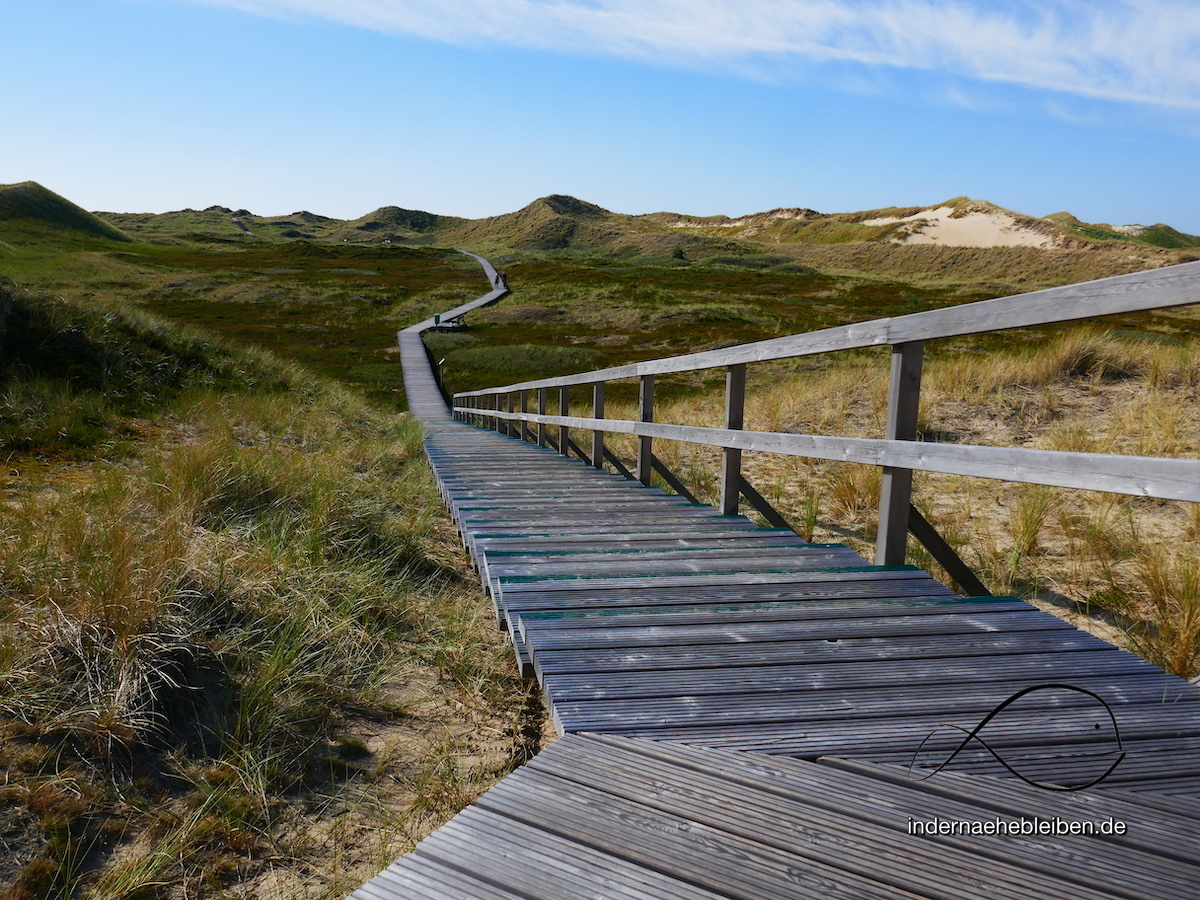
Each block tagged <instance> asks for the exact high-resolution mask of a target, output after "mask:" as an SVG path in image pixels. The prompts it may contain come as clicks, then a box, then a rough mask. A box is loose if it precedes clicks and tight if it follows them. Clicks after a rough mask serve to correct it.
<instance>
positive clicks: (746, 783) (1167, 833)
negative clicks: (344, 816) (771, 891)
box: [535, 737, 1200, 898]
mask: <svg viewBox="0 0 1200 900" xmlns="http://www.w3.org/2000/svg"><path fill="white" fill-rule="evenodd" d="M595 743H602V744H604V745H605V746H606V747H608V748H610V749H611V750H612V752H613V753H614V754H617V756H616V760H617V764H620V765H623V767H624V770H625V771H628V770H629V767H630V766H631V765H633V766H634V769H633V771H632V772H631V773H630V774H631V775H632V777H634V778H640V777H658V778H671V777H672V775H674V776H675V779H676V780H677V782H681V781H683V778H682V777H681V775H679V774H675V773H676V772H698V773H700V774H701V775H702V777H703V778H704V779H705V782H704V783H709V784H714V786H713V788H712V791H713V793H717V792H721V794H723V795H724V796H725V797H726V802H725V804H724V805H725V807H726V808H729V809H733V808H738V807H739V806H740V803H741V800H740V798H741V797H742V796H743V792H745V791H747V790H748V791H750V792H752V795H755V796H758V797H760V798H761V799H760V800H759V802H765V803H769V804H771V805H774V804H776V803H779V802H781V801H782V802H783V803H784V804H795V808H796V809H798V810H812V809H817V810H821V811H822V812H823V813H825V814H830V813H832V814H835V815H837V816H838V817H839V818H842V821H843V822H845V823H846V824H850V823H851V821H852V820H859V821H862V822H869V823H871V824H872V825H876V826H879V827H881V828H884V829H887V830H888V831H890V832H891V833H894V834H895V833H899V834H903V835H905V837H906V838H907V836H908V835H907V832H908V823H909V821H910V820H918V821H929V820H930V819H932V818H935V817H936V818H940V819H943V820H951V821H968V822H970V821H976V822H987V821H994V820H995V818H996V817H997V816H999V817H1002V818H1005V819H1007V820H1009V821H1019V820H1021V819H1023V818H1025V819H1036V820H1039V821H1050V822H1053V821H1054V819H1055V818H1056V817H1057V818H1059V819H1066V820H1068V821H1082V822H1092V823H1095V824H1099V823H1100V822H1103V821H1104V819H1105V817H1106V816H1111V817H1113V818H1114V819H1117V820H1120V821H1124V822H1125V823H1126V824H1127V825H1129V826H1130V828H1129V829H1128V830H1127V831H1126V833H1125V834H1107V835H1106V834H1102V833H1094V834H1092V835H1088V836H1083V835H1075V836H1072V835H1061V836H1039V837H1029V838H1023V837H1020V836H1003V837H1001V836H986V835H978V836H968V837H964V836H957V835H938V834H931V835H928V836H925V837H922V843H924V844H925V845H926V847H928V845H929V844H930V843H933V844H941V845H945V846H946V847H947V851H946V852H945V855H944V858H943V860H942V864H945V863H946V862H948V861H950V860H953V859H955V858H956V857H957V856H958V854H959V853H961V852H964V851H965V852H966V853H968V854H971V855H972V856H974V857H976V861H975V865H979V861H978V858H979V857H982V858H983V859H996V860H998V861H1000V862H1002V863H1015V864H1018V865H1020V866H1022V867H1027V868H1028V869H1030V870H1031V871H1032V872H1040V873H1043V874H1047V875H1049V876H1050V877H1051V878H1053V879H1058V878H1063V877H1066V878H1068V879H1069V880H1072V881H1076V882H1079V883H1082V884H1085V885H1088V886H1089V887H1091V888H1093V889H1096V888H1100V889H1106V890H1111V889H1113V888H1116V889H1117V890H1116V892H1117V893H1124V894H1125V895H1126V896H1133V897H1136V898H1142V897H1148V896H1163V895H1166V896H1182V895H1183V894H1179V893H1177V892H1179V891H1184V892H1185V893H1186V891H1187V890H1190V886H1192V885H1194V883H1195V881H1196V880H1197V877H1198V876H1200V870H1198V869H1197V865H1198V864H1200V858H1198V856H1197V847H1196V845H1195V843H1194V842H1190V841H1188V840H1187V838H1186V837H1185V836H1184V835H1183V834H1181V833H1180V832H1179V831H1172V830H1170V829H1169V828H1164V827H1162V825H1161V823H1159V822H1157V821H1155V817H1154V816H1151V815H1148V814H1147V810H1146V808H1145V807H1141V806H1138V805H1136V804H1132V803H1123V802H1121V801H1117V802H1115V803H1114V802H1111V801H1107V800H1104V799H1101V800H1100V801H1099V802H1098V803H1097V802H1093V799H1092V798H1093V796H1094V795H1091V794H1089V795H1086V797H1083V798H1080V797H1078V796H1076V795H1071V794H1065V795H1064V794H1051V793H1049V792H1046V791H1040V790H1037V789H1035V788H1031V787H1028V786H1025V785H1022V784H1020V783H1019V782H1015V780H1014V779H1008V781H1007V783H999V784H998V783H997V782H996V780H993V779H979V778H970V779H965V778H963V776H961V775H953V776H951V775H949V774H948V775H947V777H945V778H943V777H939V778H936V779H932V780H930V781H925V782H922V781H915V780H913V779H911V778H908V777H907V776H906V775H905V774H904V773H902V772H901V773H893V772H883V773H881V772H880V767H877V766H872V765H870V764H857V763H850V764H849V766H850V767H851V768H843V767H842V766H841V765H840V761H833V762H837V763H839V765H837V766H830V765H819V764H814V763H811V762H805V761H800V760H790V759H780V758H779V757H762V756H757V755H751V754H743V753H730V752H727V751H718V750H711V749H700V748H693V747H688V746H686V745H679V744H662V743H651V742H646V741H640V740H636V739H634V740H623V739H619V738H612V737H597V738H595V739H594V740H592V741H589V742H588V743H587V744H584V745H582V746H581V745H580V744H578V743H577V742H568V743H566V744H564V746H563V748H562V749H561V750H560V751H559V752H558V753H556V754H554V755H553V757H547V758H546V759H545V762H546V763H550V764H551V765H557V766H559V767H569V766H570V765H571V764H572V763H573V762H576V761H577V760H579V758H580V756H579V752H578V751H580V750H581V749H582V750H586V753H587V756H588V758H589V760H590V761H591V765H590V768H589V769H587V770H583V771H584V772H585V773H587V772H590V771H595V770H596V769H597V768H598V765H597V764H598V763H601V762H607V758H606V757H603V756H600V755H599V754H598V753H597V752H596V750H595ZM653 761H661V763H662V764H664V765H660V766H656V765H654V764H653ZM827 761H829V760H822V762H823V763H824V762H827ZM537 764H538V763H535V765H537ZM605 771H608V772H612V769H611V768H608V767H607V766H606V768H605ZM835 773H836V774H835ZM564 774H566V775H567V777H569V776H570V774H571V773H569V772H567V773H564ZM714 780H715V783H714ZM964 782H966V783H964ZM955 783H957V785H958V789H957V790H947V791H939V790H938V789H937V788H938V787H939V786H944V785H946V784H950V785H954V784H955ZM927 786H931V787H932V788H933V789H932V790H926V789H925V788H926V787H927ZM976 786H977V787H978V788H979V789H980V790H979V793H978V794H974V795H973V794H972V793H971V791H972V788H973V787H976ZM996 787H1000V788H1001V790H999V791H994V790H993V788H996ZM1005 788H1007V789H1005ZM655 793H657V792H655ZM1097 806H1099V808H1097ZM1164 849H1165V852H1164ZM1181 863H1182V864H1181ZM935 867H936V866H935ZM1131 891H1132V893H1130V892H1131Z"/></svg>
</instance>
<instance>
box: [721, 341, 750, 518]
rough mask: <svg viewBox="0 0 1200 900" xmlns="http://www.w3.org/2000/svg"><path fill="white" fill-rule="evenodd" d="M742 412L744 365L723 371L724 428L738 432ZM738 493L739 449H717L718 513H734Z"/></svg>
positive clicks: (739, 473)
mask: <svg viewBox="0 0 1200 900" xmlns="http://www.w3.org/2000/svg"><path fill="white" fill-rule="evenodd" d="M745 411H746V364H745V363H738V364H736V365H732V366H730V367H729V368H727V369H726V370H725V427H726V428H727V429H729V430H731V431H741V429H742V426H743V425H744V424H745V422H744V419H745ZM741 494H742V451H741V450H740V449H738V448H736V447H726V448H724V449H723V450H722V451H721V504H720V508H721V512H722V513H723V514H724V515H727V516H736V515H737V511H738V500H739V499H740V498H741Z"/></svg>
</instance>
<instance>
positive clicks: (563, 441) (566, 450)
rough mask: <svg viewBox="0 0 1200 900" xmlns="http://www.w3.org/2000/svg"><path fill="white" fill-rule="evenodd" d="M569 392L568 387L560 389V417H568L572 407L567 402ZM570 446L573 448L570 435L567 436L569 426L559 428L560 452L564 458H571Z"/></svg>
mask: <svg viewBox="0 0 1200 900" xmlns="http://www.w3.org/2000/svg"><path fill="white" fill-rule="evenodd" d="M568 390H569V389H568V388H567V386H566V385H563V386H562V387H560V388H559V389H558V414H559V415H560V416H565V415H567V411H568V410H569V409H570V405H569V403H568V402H567V391H568ZM570 446H571V442H570V435H568V434H567V426H566V425H559V426H558V452H559V453H561V454H562V455H563V456H570V455H571V454H570Z"/></svg>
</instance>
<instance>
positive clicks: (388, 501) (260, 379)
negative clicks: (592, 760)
mask: <svg viewBox="0 0 1200 900" xmlns="http://www.w3.org/2000/svg"><path fill="white" fill-rule="evenodd" d="M0 297H2V298H3V301H2V304H0V308H2V309H3V311H4V313H3V323H4V325H3V329H4V330H3V333H2V335H3V336H2V338H0V341H2V343H0V348H2V349H3V357H2V359H3V360H4V365H3V369H2V372H0V374H2V375H3V391H4V396H3V403H2V404H0V413H2V416H0V422H2V429H0V443H2V445H3V448H4V455H5V460H6V465H5V470H4V477H3V490H4V498H3V502H4V504H5V515H4V516H3V517H2V518H0V770H3V773H4V777H3V780H2V784H3V787H2V788H0V794H2V796H3V803H2V804H0V806H2V807H3V810H4V811H3V812H2V813H0V819H2V821H0V827H3V828H4V829H5V831H6V833H11V834H20V835H22V837H21V839H20V840H19V841H17V842H16V844H15V845H14V846H13V847H12V850H11V852H10V854H8V856H7V858H5V859H4V860H2V861H0V890H4V891H5V893H4V896H5V897H6V898H11V900H16V898H44V897H63V898H66V897H71V896H86V897H95V898H110V897H113V898H115V897H135V896H137V897H141V896H175V895H177V892H178V891H181V890H182V891H185V892H186V895H187V896H219V895H222V892H223V891H226V890H228V889H230V888H232V887H233V886H234V885H240V886H242V888H253V886H255V885H259V886H264V885H268V884H270V885H274V886H275V887H277V888H278V889H279V890H281V891H282V893H283V895H286V896H336V895H340V894H342V893H344V892H345V891H347V890H348V889H350V888H351V887H352V886H353V885H355V884H357V883H358V882H359V881H361V880H362V879H363V878H365V877H366V876H367V875H369V874H370V873H371V872H372V871H374V870H375V869H376V868H378V866H380V865H382V864H384V863H386V862H387V861H390V858H391V857H393V856H394V855H396V854H398V853H399V852H401V851H402V850H403V849H404V848H405V847H406V846H409V845H411V844H412V843H413V842H414V841H415V840H417V839H418V838H419V837H420V836H421V835H422V834H424V833H425V832H426V831H427V830H428V829H429V828H431V827H433V826H434V825H435V824H436V823H438V822H440V821H441V820H442V819H443V818H444V817H446V816H448V815H450V814H451V813H453V812H454V811H456V810H457V809H458V808H459V807H460V806H461V805H462V804H463V803H465V802H467V801H468V800H469V799H470V798H471V797H472V796H473V795H474V793H476V792H477V791H479V790H481V789H482V788H483V787H484V786H486V785H487V784H489V783H490V782H491V781H492V780H494V779H495V778H496V777H498V776H499V775H501V774H502V773H503V772H505V771H506V770H507V769H508V768H509V767H510V766H512V765H513V764H515V763H516V762H519V761H520V760H521V759H522V758H523V757H524V755H525V754H526V753H527V752H528V751H529V748H530V746H531V741H536V740H537V736H538V718H537V717H538V708H537V704H536V702H535V701H533V700H532V698H531V697H530V696H529V695H528V694H527V689H526V688H525V686H524V685H523V684H522V683H521V682H520V680H519V679H518V678H517V677H516V676H515V674H514V671H513V668H512V664H511V660H510V656H509V651H508V650H507V648H505V647H504V646H503V645H502V643H501V642H500V641H499V638H498V635H497V634H496V633H495V630H494V625H493V623H492V622H491V621H490V617H489V616H487V615H486V613H485V612H484V610H485V608H486V607H485V605H484V603H483V601H482V598H481V597H480V596H479V594H478V592H477V588H476V587H472V583H471V582H470V581H469V580H468V579H467V577H466V575H467V573H466V572H465V571H464V569H463V560H462V558H461V556H460V551H459V550H458V548H457V546H456V544H455V543H454V542H453V534H452V530H451V528H450V526H449V525H448V523H447V522H446V520H445V518H444V516H443V514H442V508H441V504H440V502H439V500H438V497H437V493H436V490H435V489H434V487H433V485H432V482H431V479H430V476H429V473H428V470H427V467H426V465H425V462H424V458H423V456H422V454H421V452H420V434H419V429H418V428H417V427H416V425H415V424H414V423H412V422H411V421H408V420H407V419H405V418H403V417H399V418H398V417H396V416H395V415H386V414H384V413H381V412H380V411H379V410H377V409H376V408H373V407H371V406H369V405H367V404H366V403H364V402H363V401H362V400H361V399H360V398H358V397H357V396H355V395H354V394H352V393H349V392H347V391H346V390H345V389H343V388H341V387H339V386H336V385H335V384H333V383H331V382H328V381H324V380H321V379H319V378H315V377H314V376H313V375H312V374H311V373H308V372H305V371H304V370H302V369H300V368H298V367H296V366H294V365H291V364H287V363H282V362H279V361H278V360H276V359H274V358H273V357H271V356H270V355H268V354H266V353H264V352H261V351H257V350H248V349H245V348H240V347H237V346H235V345H232V344H227V343H225V342H223V341H221V340H219V339H215V338H213V337H211V336H205V335H203V334H201V333H198V332H192V331H187V330H183V329H180V328H178V327H177V326H171V325H167V324H165V323H163V322H162V321H160V320H156V319H152V318H150V317H147V316H146V315H145V314H142V313H138V312H136V311H131V310H125V311H121V312H118V311H116V310H114V309H111V308H105V309H97V308H95V307H94V306H93V305H90V304H78V303H73V302H70V301H66V300H63V299H61V298H54V297H47V296H40V295H37V294H31V293H28V292H24V291H20V290H16V289H14V288H12V287H11V286H4V287H2V288H0ZM354 834H361V835H367V834H369V835H370V841H369V842H362V841H361V839H355V838H354V837H353V836H352V835H354ZM339 835H340V836H339ZM264 889H265V888H264ZM273 889H274V888H273Z"/></svg>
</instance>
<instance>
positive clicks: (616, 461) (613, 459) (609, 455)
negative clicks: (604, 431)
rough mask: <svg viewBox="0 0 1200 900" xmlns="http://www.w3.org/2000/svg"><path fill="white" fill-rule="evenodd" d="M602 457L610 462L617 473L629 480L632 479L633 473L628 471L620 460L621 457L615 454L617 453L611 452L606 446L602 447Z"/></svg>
mask: <svg viewBox="0 0 1200 900" xmlns="http://www.w3.org/2000/svg"><path fill="white" fill-rule="evenodd" d="M604 458H605V459H606V460H608V461H609V462H610V463H612V467H613V468H614V469H616V470H617V474H618V475H624V476H625V477H626V478H628V479H629V480H630V481H633V480H634V477H633V473H632V472H630V471H629V468H628V467H627V466H626V465H625V463H623V462H621V457H619V456H617V454H615V453H613V452H612V451H611V450H609V449H608V448H607V447H605V448H604Z"/></svg>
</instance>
